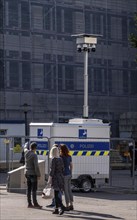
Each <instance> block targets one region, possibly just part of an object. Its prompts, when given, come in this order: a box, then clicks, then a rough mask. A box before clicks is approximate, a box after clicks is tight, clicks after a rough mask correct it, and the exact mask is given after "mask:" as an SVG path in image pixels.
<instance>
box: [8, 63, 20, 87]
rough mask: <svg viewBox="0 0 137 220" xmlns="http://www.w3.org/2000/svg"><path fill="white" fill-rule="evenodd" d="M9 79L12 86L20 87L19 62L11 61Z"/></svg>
mask: <svg viewBox="0 0 137 220" xmlns="http://www.w3.org/2000/svg"><path fill="white" fill-rule="evenodd" d="M9 81H10V87H11V88H18V87H19V64H18V62H16V61H10V62H9Z"/></svg>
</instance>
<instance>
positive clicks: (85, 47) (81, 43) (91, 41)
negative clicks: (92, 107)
mask: <svg viewBox="0 0 137 220" xmlns="http://www.w3.org/2000/svg"><path fill="white" fill-rule="evenodd" d="M71 36H72V37H75V38H76V44H77V51H78V52H83V53H84V105H83V118H88V53H89V52H95V51H96V44H97V37H96V35H93V34H75V35H71ZM98 36H101V35H98Z"/></svg>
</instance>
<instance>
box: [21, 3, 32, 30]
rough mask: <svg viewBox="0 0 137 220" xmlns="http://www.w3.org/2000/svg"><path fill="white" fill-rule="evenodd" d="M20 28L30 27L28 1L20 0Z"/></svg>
mask: <svg viewBox="0 0 137 220" xmlns="http://www.w3.org/2000/svg"><path fill="white" fill-rule="evenodd" d="M21 28H22V29H27V30H28V29H29V28H30V15H29V3H28V2H21Z"/></svg>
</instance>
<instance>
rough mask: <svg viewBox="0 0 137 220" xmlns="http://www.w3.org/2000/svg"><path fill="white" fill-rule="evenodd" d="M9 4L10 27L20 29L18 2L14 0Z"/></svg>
mask: <svg viewBox="0 0 137 220" xmlns="http://www.w3.org/2000/svg"><path fill="white" fill-rule="evenodd" d="M8 4H9V26H10V27H18V20H19V19H18V17H19V15H18V0H12V1H9V2H8Z"/></svg>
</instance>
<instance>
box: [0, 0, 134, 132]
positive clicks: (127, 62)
mask: <svg viewBox="0 0 137 220" xmlns="http://www.w3.org/2000/svg"><path fill="white" fill-rule="evenodd" d="M136 11H137V1H136V0H131V1H129V0H118V1H117V0H85V1H83V0H0V120H18V119H23V118H24V112H27V123H29V122H51V121H54V122H59V121H60V122H61V121H63V120H65V119H69V118H74V117H82V115H83V102H84V101H83V100H84V90H83V88H84V83H83V81H84V78H83V71H84V68H83V64H84V60H83V54H82V53H78V52H77V49H76V42H75V39H73V38H72V37H71V35H73V34H80V33H91V34H96V35H101V37H98V39H97V40H98V43H97V48H96V52H95V53H89V59H88V84H89V91H88V99H89V118H101V119H107V120H109V121H111V123H112V133H113V136H116V135H118V121H119V118H120V115H121V114H123V113H126V112H132V111H133V112H136V111H137V86H136V82H137V64H136V62H135V54H136V49H135V48H132V47H131V45H130V42H129V40H128V39H129V35H130V33H133V32H134V30H135V29H134V20H133V18H134V13H135V12H136ZM24 104H25V107H26V106H27V110H24V107H23V106H24ZM26 104H27V105H26ZM25 116H26V114H25Z"/></svg>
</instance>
